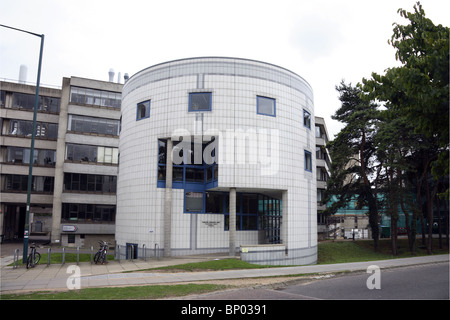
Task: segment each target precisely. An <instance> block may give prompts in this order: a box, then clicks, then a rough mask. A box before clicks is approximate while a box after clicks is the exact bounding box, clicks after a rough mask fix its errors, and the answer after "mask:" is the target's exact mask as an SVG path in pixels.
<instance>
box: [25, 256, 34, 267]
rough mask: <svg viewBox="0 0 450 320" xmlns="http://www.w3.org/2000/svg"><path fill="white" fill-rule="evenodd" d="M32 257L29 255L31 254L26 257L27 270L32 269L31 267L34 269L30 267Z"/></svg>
mask: <svg viewBox="0 0 450 320" xmlns="http://www.w3.org/2000/svg"><path fill="white" fill-rule="evenodd" d="M31 261H32V255H31V253H30V254H29V255H28V258H27V269H29V268H32V267H34V266H33V265H32V262H31Z"/></svg>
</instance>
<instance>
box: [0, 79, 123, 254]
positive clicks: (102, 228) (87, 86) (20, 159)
mask: <svg viewBox="0 0 450 320" xmlns="http://www.w3.org/2000/svg"><path fill="white" fill-rule="evenodd" d="M121 90H122V84H120V83H113V82H105V81H97V80H90V79H83V78H78V77H72V78H64V79H63V83H62V89H51V88H45V87H40V92H39V94H40V98H39V106H38V111H37V125H36V140H35V150H34V161H33V183H32V191H31V201H30V202H31V206H30V234H31V238H33V237H35V236H41V237H40V238H41V239H42V238H44V239H45V238H47V237H48V239H49V240H50V239H51V241H52V243H57V244H61V245H64V246H90V245H96V241H97V240H99V239H105V240H109V241H110V242H111V243H113V242H114V231H115V226H114V223H115V210H116V196H115V192H116V185H117V165H118V142H119V124H120V104H121ZM34 96H35V87H34V86H30V85H26V84H17V83H12V82H0V103H1V105H0V127H1V136H0V146H1V148H0V174H1V175H0V177H1V199H0V206H1V207H0V210H1V212H0V235H1V236H2V240H5V241H7V240H14V239H21V238H23V233H24V225H25V213H26V210H25V208H26V202H27V201H26V197H27V183H28V168H29V159H30V144H31V134H32V120H33V108H34Z"/></svg>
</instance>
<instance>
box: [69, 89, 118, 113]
mask: <svg viewBox="0 0 450 320" xmlns="http://www.w3.org/2000/svg"><path fill="white" fill-rule="evenodd" d="M70 102H72V103H77V104H87V105H93V106H101V107H110V108H115V109H120V104H121V102H122V94H121V93H120V92H111V91H103V90H95V89H87V88H80V87H71V88H70Z"/></svg>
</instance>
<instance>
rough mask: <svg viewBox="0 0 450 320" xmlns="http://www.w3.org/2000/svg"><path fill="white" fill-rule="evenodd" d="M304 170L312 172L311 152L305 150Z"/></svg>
mask: <svg viewBox="0 0 450 320" xmlns="http://www.w3.org/2000/svg"><path fill="white" fill-rule="evenodd" d="M305 170H306V171H309V172H312V154H311V152H309V151H306V150H305Z"/></svg>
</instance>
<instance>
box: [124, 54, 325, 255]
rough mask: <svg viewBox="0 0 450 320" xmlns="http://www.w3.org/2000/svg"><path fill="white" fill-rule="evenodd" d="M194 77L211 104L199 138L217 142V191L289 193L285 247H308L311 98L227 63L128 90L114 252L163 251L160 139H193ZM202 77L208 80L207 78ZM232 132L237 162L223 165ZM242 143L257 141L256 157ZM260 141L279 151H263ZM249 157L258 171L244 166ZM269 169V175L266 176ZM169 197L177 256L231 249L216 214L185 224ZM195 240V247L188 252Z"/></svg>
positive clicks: (241, 239)
mask: <svg viewBox="0 0 450 320" xmlns="http://www.w3.org/2000/svg"><path fill="white" fill-rule="evenodd" d="M201 62H205V63H206V62H208V63H212V62H214V63H216V64H217V65H220V63H223V64H224V65H223V66H221V68H222V69H220V70H222V71H223V70H225V71H223V72H222V74H216V73H214V71H217V70H218V69H217V68H219V67H217V66H216V67H208V68H209V69H208V68H206V67H204V66H201V65H200V63H201ZM234 64H236V65H239V68H244V66H245V67H246V68H247V69H248V70H252V68H254V67H255V68H256V67H258V68H261V70H263V69H264V70H266V72H265V73H264V72H263V71H261V70H260V71H255V75H254V76H253V77H250V76H243V75H239V76H237V75H235V74H242V72H241V71H240V70H237V69H234V68H237V67H233V65H234ZM199 65H200V66H199ZM215 68H216V69H215ZM166 69H170V70H169V71H167V70H166ZM197 70H201V71H202V72H203V74H204V76H203V88H204V89H202V90H204V91H211V92H212V99H213V103H212V110H211V111H210V112H205V113H204V115H203V117H204V118H203V130H204V132H211V131H214V130H215V132H220V133H221V136H220V138H219V143H221V146H220V147H219V159H220V162H219V164H220V169H219V183H218V187H219V188H224V189H227V188H229V187H236V188H239V189H241V190H245V189H252V190H253V189H272V190H278V192H279V194H280V196H281V192H282V190H287V192H288V197H287V203H283V207H284V208H285V212H284V216H283V243H285V244H286V247H287V248H288V250H291V249H297V248H313V247H315V246H316V245H317V236H316V231H317V227H316V212H317V211H316V178H315V172H312V173H311V172H305V170H304V166H305V164H304V151H305V150H307V151H310V152H311V154H312V156H313V168H314V167H315V165H314V162H315V135H314V132H312V131H311V130H310V129H307V128H305V127H304V126H303V110H304V109H305V110H307V111H308V112H310V113H311V115H312V118H314V107H313V103H312V99H313V97H312V93H311V91H310V90H304V89H302V90H300V89H299V88H295V87H292V86H288V85H287V84H286V83H278V82H274V76H273V75H270V74H272V73H273V74H277V76H276V77H275V79H284V78H289V77H291V78H296V80H297V81H300V82H302V83H303V86H304V87H305V88H309V85H308V84H306V83H305V82H304V80H303V79H301V78H300V77H298V76H297V75H295V74H293V73H291V72H289V71H287V70H285V69H282V68H279V67H276V66H273V65H269V64H265V63H260V62H256V61H249V60H241V59H231V58H223V59H222V58H205V59H184V60H180V61H175V62H169V63H167V64H161V65H158V66H155V67H154V68H148V69H146V70H143V71H142V72H140V73H138V74H136V75H135V76H133V77H132V78H131V79H130V80H129V82H128V83H127V84H125V86H124V94H123V101H122V110H121V112H122V131H121V135H120V144H119V151H120V164H119V179H118V190H117V217H116V240H117V242H118V243H119V244H121V245H124V244H125V243H127V242H130V243H138V244H139V245H142V244H145V245H146V246H147V247H150V246H154V244H155V243H158V244H159V245H161V246H162V243H163V240H164V239H163V232H162V227H163V215H164V192H165V189H161V188H159V189H158V188H157V181H156V179H157V177H156V174H157V163H156V161H157V139H158V138H166V137H169V136H171V135H172V133H174V132H175V131H176V130H180V129H182V130H184V131H185V132H187V133H188V134H193V132H194V128H195V117H196V114H195V113H189V112H188V99H189V92H192V91H202V90H199V89H197V74H196V72H197ZM205 70H209V72H213V73H214V74H208V73H207V72H205ZM255 70H256V69H255ZM183 72H184V74H185V75H184V76H183ZM249 72H250V71H249ZM171 73H172V74H175V73H176V74H177V76H176V77H170V76H166V77H165V78H161V79H159V80H155V79H157V77H158V76H159V74H166V75H170V74H171ZM261 74H265V75H268V77H269V78H270V79H269V80H267V79H262V78H259V77H260V76H261ZM167 77H169V78H167ZM151 79H153V80H151ZM131 80H132V81H131ZM257 95H262V96H267V97H271V98H274V99H276V117H271V116H266V115H261V114H257V107H256V96H257ZM149 99H150V100H151V107H150V117H149V118H147V119H143V120H140V121H136V105H137V103H139V102H141V101H145V100H149ZM312 128H314V125H313V124H312ZM237 132H238V133H239V132H240V134H236V139H235V140H234V144H235V145H234V155H233V157H231V158H227V156H230V155H232V154H230V153H227V152H226V150H227V148H226V147H227V146H228V145H229V144H228V140H225V138H226V137H227V136H226V134H227V133H231V134H233V133H237ZM243 135H244V136H245V135H247V137H246V140H243V138H242V137H243ZM248 137H250V138H252V137H253V138H256V141H258V143H256V145H257V148H248V143H249V140H248ZM265 139H266V140H265ZM267 139H269V141H270V140H272V141H271V142H278V143H277V144H275V143H272V144H267V143H263V142H264V141H267ZM253 141H254V140H253ZM239 142H244V143H245V146H246V147H247V148H243V149H239V146H240V145H239ZM223 143H225V145H223ZM267 155H270V158H266V159H265V160H266V161H267V160H269V161H270V163H269V164H270V166H267V165H266V166H265V165H263V164H261V163H260V162H261V159H262V158H261V157H262V156H267ZM250 156H253V157H254V158H253V159H255V158H256V159H257V160H258V161H259V163H254V162H250V161H249V160H250V158H249V157H250ZM243 158H246V159H247V161H246V162H245V163H243V164H240V163H236V162H235V163H231V164H230V163H228V162H224V161H227V160H230V159H232V160H234V159H240V160H242V159H243ZM269 167H270V168H271V169H272V172H270V171H267V169H268V168H269ZM264 168H265V169H266V170H263V169H264ZM262 170H263V171H262ZM262 172H263V173H264V174H267V175H263V174H261V173H262ZM268 173H270V174H268ZM172 197H173V205H172V249H175V252H177V251H176V250H178V249H179V250H180V252H183V253H186V252H188V251H191V252H192V253H196V250H194V249H197V250H202V249H211V250H219V249H220V250H223V249H224V248H225V249H226V248H227V247H228V232H227V231H224V225H223V223H224V222H223V220H224V219H223V216H222V215H207V214H198V215H197V217H196V218H195V219H192V217H191V215H190V214H185V213H183V190H176V189H174V190H173V196H172ZM208 222H211V223H208ZM215 222H217V223H215ZM193 224H195V226H194V225H193ZM194 233H195V234H194ZM193 240H195V243H192V241H193ZM257 243H258V232H256V231H238V232H237V244H238V245H239V244H257ZM292 252H294V251H292Z"/></svg>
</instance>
